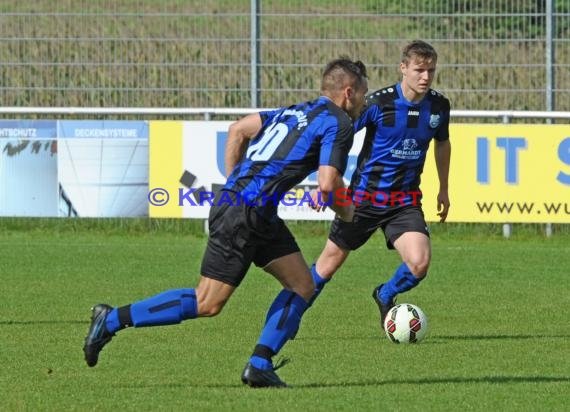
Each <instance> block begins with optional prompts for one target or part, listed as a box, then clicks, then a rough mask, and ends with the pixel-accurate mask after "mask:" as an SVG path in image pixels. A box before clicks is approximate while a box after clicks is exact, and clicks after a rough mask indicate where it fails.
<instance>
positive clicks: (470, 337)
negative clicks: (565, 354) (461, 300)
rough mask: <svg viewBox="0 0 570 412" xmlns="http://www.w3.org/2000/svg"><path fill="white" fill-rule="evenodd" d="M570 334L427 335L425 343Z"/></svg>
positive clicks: (541, 337) (544, 337)
mask: <svg viewBox="0 0 570 412" xmlns="http://www.w3.org/2000/svg"><path fill="white" fill-rule="evenodd" d="M569 337H570V335H542V334H536V335H456V336H444V335H436V336H428V338H429V340H428V338H426V343H428V342H429V341H440V340H441V341H444V340H445V341H454V340H458V341H463V340H528V339H564V338H569Z"/></svg>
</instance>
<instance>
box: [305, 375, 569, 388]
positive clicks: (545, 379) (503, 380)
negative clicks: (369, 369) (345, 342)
mask: <svg viewBox="0 0 570 412" xmlns="http://www.w3.org/2000/svg"><path fill="white" fill-rule="evenodd" d="M568 382H570V376H480V377H448V378H425V379H388V380H382V379H372V380H363V381H357V382H339V383H309V384H305V385H295V387H296V388H343V387H365V386H384V385H439V384H474V383H484V384H487V383H491V384H516V383H568Z"/></svg>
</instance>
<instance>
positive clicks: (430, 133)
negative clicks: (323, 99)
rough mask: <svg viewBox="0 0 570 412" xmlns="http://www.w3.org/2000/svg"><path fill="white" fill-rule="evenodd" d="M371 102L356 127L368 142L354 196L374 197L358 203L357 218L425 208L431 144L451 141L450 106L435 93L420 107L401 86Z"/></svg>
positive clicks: (375, 94) (370, 98) (373, 97)
mask: <svg viewBox="0 0 570 412" xmlns="http://www.w3.org/2000/svg"><path fill="white" fill-rule="evenodd" d="M366 102H367V106H366V109H365V111H364V112H363V113H362V115H361V116H360V118H359V119H358V120H357V121H356V122H355V125H354V126H355V130H356V131H358V130H360V129H362V128H364V127H366V136H365V140H364V144H363V147H362V151H361V152H360V155H359V156H358V163H357V169H356V171H355V172H354V174H353V176H352V181H351V184H350V190H351V191H352V192H351V193H353V196H354V194H356V193H360V194H363V193H365V192H366V193H368V194H369V197H368V196H360V199H363V198H364V197H366V198H367V199H366V200H364V201H362V202H361V203H360V204H358V203H357V213H358V214H360V215H365V216H366V215H369V216H374V215H375V212H377V211H378V210H379V209H386V208H389V207H392V206H396V207H398V206H403V205H410V204H414V203H415V204H418V205H419V204H421V194H420V193H419V190H420V189H419V187H420V177H421V174H422V172H423V168H424V162H425V159H426V153H427V151H428V148H429V144H430V141H431V139H432V138H435V139H437V140H440V141H444V140H447V139H449V111H450V106H449V100H447V99H446V98H445V97H444V96H443V95H441V94H440V93H438V92H436V91H435V90H432V89H430V90H428V93H427V94H426V96H425V97H424V98H423V99H422V101H421V102H419V103H412V102H410V101H408V100H407V99H406V98H405V97H404V95H403V93H402V89H401V85H400V83H397V84H395V85H393V86H390V87H386V88H384V89H380V90H378V91H376V92H373V93H371V94H370V95H368V96H367V99H366ZM394 197H396V198H397V199H396V200H394V199H393V198H394ZM373 199H374V200H373Z"/></svg>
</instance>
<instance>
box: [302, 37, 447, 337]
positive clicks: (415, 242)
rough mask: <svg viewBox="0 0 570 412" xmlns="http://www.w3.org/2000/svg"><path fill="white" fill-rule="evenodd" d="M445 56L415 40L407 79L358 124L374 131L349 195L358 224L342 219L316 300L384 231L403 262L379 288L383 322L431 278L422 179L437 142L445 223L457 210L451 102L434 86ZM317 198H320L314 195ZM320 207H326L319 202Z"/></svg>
mask: <svg viewBox="0 0 570 412" xmlns="http://www.w3.org/2000/svg"><path fill="white" fill-rule="evenodd" d="M436 64H437V53H436V51H435V49H434V48H433V47H432V46H431V45H430V44H428V43H426V42H424V41H420V40H415V41H412V42H410V43H409V44H407V45H406V46H405V47H404V49H403V50H402V56H401V62H400V71H401V74H402V80H401V81H400V82H399V83H397V84H394V85H392V86H388V87H385V88H383V89H380V90H378V91H375V92H373V93H371V94H370V95H369V96H367V105H366V109H365V111H364V112H363V114H362V115H361V116H360V118H359V119H358V120H357V121H356V122H355V129H356V130H357V131H358V130H360V129H362V128H364V127H366V136H365V140H364V145H363V147H362V151H361V152H360V155H359V157H358V163H357V165H358V166H357V169H356V171H355V173H354V175H353V177H352V181H351V183H350V187H349V191H348V193H349V194H350V195H351V196H352V201H353V203H354V204H355V205H356V209H355V213H354V218H353V220H352V222H350V223H347V222H344V221H343V220H341V219H338V218H336V219H335V220H334V222H333V224H332V227H331V230H330V233H329V239H328V240H327V243H326V245H325V248H324V249H323V251H322V252H321V255H320V256H319V258H318V259H317V261H316V264H315V265H313V266H312V268H311V273H312V275H313V280H314V281H315V284H316V289H315V296H314V297H313V300H314V299H316V297H317V296H318V294H319V293H320V292H321V290H322V288H323V287H324V285H325V284H326V282H328V281H329V280H330V279H331V277H332V276H333V275H334V273H335V272H336V271H337V270H338V268H339V267H340V266H341V265H342V263H343V262H344V261H345V259H346V258H347V257H348V254H349V252H350V251H351V250H355V249H358V248H359V247H360V246H362V245H363V244H364V243H366V241H368V239H369V238H370V237H371V236H372V234H373V233H374V232H375V231H376V230H377V229H379V228H380V229H382V231H383V232H384V236H385V239H386V244H387V246H388V248H390V249H396V250H397V251H398V253H399V254H400V257H401V258H402V264H401V265H400V266H399V267H398V268H397V269H396V271H395V273H394V275H393V276H392V278H391V279H390V280H388V281H387V282H385V283H383V284H381V285H379V286H378V287H376V288H375V289H374V292H373V298H374V300H375V301H376V303H377V304H378V307H379V309H380V325H381V327H382V328H383V327H384V319H385V317H386V314H387V313H388V311H389V310H390V308H392V306H394V299H395V297H396V295H397V294H399V293H402V292H405V291H408V290H410V289H412V288H414V287H416V286H417V285H418V284H419V283H420V281H421V280H422V279H423V278H425V276H426V275H427V271H428V267H429V264H430V259H431V245H430V239H429V232H428V228H427V225H426V222H425V220H424V215H423V212H422V208H421V198H422V196H421V192H420V176H421V174H422V171H423V167H424V163H425V159H426V153H427V151H428V148H429V144H430V142H431V141H432V139H433V141H434V145H435V162H436V166H437V173H438V177H439V193H438V195H437V206H438V207H437V209H438V212H439V213H438V215H439V217H440V220H441V222H444V221H445V219H446V217H447V213H448V210H449V206H450V203H449V195H448V175H449V163H450V157H451V145H450V143H449V111H450V106H449V101H448V100H447V99H446V98H445V97H444V96H442V95H441V94H440V93H438V92H437V91H435V90H433V89H431V88H430V86H431V83H432V81H433V79H434V74H435V70H436ZM313 196H314V194H313ZM316 209H317V210H320V209H322V207H320V205H318V204H317V206H316Z"/></svg>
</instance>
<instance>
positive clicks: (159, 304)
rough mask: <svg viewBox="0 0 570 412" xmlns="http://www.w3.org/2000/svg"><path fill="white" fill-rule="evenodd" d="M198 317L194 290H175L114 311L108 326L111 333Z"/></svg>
mask: <svg viewBox="0 0 570 412" xmlns="http://www.w3.org/2000/svg"><path fill="white" fill-rule="evenodd" d="M197 316H198V304H197V302H196V291H195V290H194V289H173V290H169V291H166V292H163V293H160V294H158V295H155V296H152V297H150V298H148V299H145V300H141V301H139V302H136V303H133V304H131V305H127V306H123V307H120V308H115V309H113V310H112V311H111V312H110V313H109V315H108V316H107V320H106V326H107V330H108V331H109V332H111V333H115V332H116V331H118V330H120V329H123V328H125V327H127V326H135V327H141V326H160V325H173V324H176V323H180V322H182V321H183V320H186V319H193V318H196V317H197Z"/></svg>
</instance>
